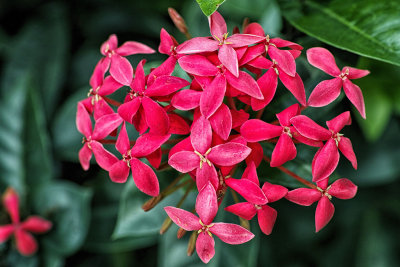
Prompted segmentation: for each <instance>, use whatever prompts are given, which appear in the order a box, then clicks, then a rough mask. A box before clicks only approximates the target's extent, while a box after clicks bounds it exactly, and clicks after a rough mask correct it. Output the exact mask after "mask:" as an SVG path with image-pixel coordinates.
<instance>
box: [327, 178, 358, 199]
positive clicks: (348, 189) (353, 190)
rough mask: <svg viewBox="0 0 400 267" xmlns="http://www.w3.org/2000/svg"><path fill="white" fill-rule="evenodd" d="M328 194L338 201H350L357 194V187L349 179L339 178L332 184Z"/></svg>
mask: <svg viewBox="0 0 400 267" xmlns="http://www.w3.org/2000/svg"><path fill="white" fill-rule="evenodd" d="M328 193H329V194H330V195H331V196H334V197H337V198H339V199H351V198H353V197H354V196H355V195H356V194H357V186H356V185H355V184H353V182H352V181H350V180H349V179H346V178H341V179H338V180H336V181H335V182H333V183H332V185H331V188H330V189H329V190H328Z"/></svg>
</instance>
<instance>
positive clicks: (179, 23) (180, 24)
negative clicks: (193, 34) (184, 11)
mask: <svg viewBox="0 0 400 267" xmlns="http://www.w3.org/2000/svg"><path fill="white" fill-rule="evenodd" d="M168 14H169V16H170V17H171V19H172V21H173V22H174V24H175V26H176V27H177V28H178V30H179V31H180V32H181V33H183V34H185V35H187V34H188V33H189V32H188V28H187V26H186V23H185V20H184V19H183V18H182V17H181V15H179V13H178V12H177V11H176V10H175V9H173V8H172V7H170V8H168Z"/></svg>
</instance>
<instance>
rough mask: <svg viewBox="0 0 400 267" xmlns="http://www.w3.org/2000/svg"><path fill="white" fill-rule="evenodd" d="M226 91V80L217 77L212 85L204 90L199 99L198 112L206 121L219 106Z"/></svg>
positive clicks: (222, 77) (220, 76) (219, 76)
mask: <svg viewBox="0 0 400 267" xmlns="http://www.w3.org/2000/svg"><path fill="white" fill-rule="evenodd" d="M225 91H226V79H225V76H223V75H217V76H216V77H215V78H214V80H213V81H212V83H211V84H210V85H209V86H207V87H205V88H204V91H203V94H202V95H201V98H200V111H201V114H203V116H204V117H206V118H207V119H208V118H209V117H210V116H211V115H213V114H214V112H215V111H216V110H217V109H218V108H219V107H220V106H221V104H222V101H223V100H224V96H225Z"/></svg>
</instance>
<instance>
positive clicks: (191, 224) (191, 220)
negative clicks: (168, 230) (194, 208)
mask: <svg viewBox="0 0 400 267" xmlns="http://www.w3.org/2000/svg"><path fill="white" fill-rule="evenodd" d="M164 210H165V212H166V213H167V214H168V216H169V217H170V218H171V220H172V221H173V222H174V223H175V224H177V225H178V226H179V227H182V228H183V229H185V230H186V231H196V230H199V229H201V224H200V223H199V218H198V217H197V216H196V215H194V214H193V213H191V212H189V211H186V210H183V209H178V208H175V207H165V208H164Z"/></svg>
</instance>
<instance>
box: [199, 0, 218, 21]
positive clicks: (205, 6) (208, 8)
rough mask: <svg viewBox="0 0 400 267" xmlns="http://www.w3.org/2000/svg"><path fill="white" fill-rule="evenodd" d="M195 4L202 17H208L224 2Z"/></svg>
mask: <svg viewBox="0 0 400 267" xmlns="http://www.w3.org/2000/svg"><path fill="white" fill-rule="evenodd" d="M196 2H197V3H198V4H199V6H200V8H201V11H203V13H204V15H206V16H207V17H208V16H210V15H212V13H214V12H215V11H216V10H217V9H218V7H219V6H220V5H221V4H222V3H223V2H225V0H196Z"/></svg>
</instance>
